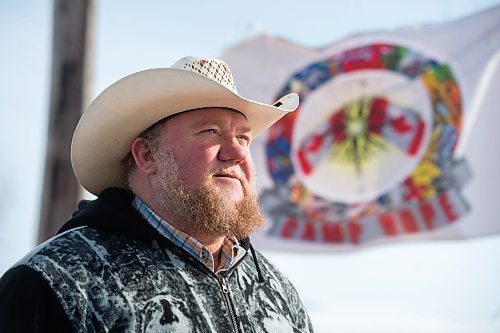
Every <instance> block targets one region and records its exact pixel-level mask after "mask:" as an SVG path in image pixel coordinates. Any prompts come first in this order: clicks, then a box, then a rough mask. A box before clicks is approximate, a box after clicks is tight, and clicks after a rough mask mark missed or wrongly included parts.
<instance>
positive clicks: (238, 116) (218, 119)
mask: <svg viewBox="0 0 500 333" xmlns="http://www.w3.org/2000/svg"><path fill="white" fill-rule="evenodd" d="M166 124H167V125H170V127H172V126H187V127H191V126H193V127H195V126H202V125H206V124H213V125H218V126H224V127H226V126H227V127H230V128H236V129H239V130H244V131H251V128H250V127H249V124H248V120H247V119H246V117H245V116H244V115H243V114H242V113H241V112H239V111H236V110H233V109H227V108H204V109H196V110H191V111H186V112H183V113H180V114H178V115H176V116H174V117H173V118H172V119H169V120H168V121H167V123H166Z"/></svg>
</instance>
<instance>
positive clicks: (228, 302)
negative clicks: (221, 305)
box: [217, 276, 240, 333]
mask: <svg viewBox="0 0 500 333" xmlns="http://www.w3.org/2000/svg"><path fill="white" fill-rule="evenodd" d="M217 278H218V279H219V282H220V285H221V287H222V294H223V295H224V300H225V301H226V305H227V308H228V309H229V316H230V317H231V323H232V324H233V328H234V332H235V333H240V329H239V328H238V321H237V320H236V314H235V310H234V306H233V302H232V301H231V295H229V288H228V286H227V279H226V278H225V277H224V276H218V277H217Z"/></svg>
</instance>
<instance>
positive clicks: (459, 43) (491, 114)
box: [222, 7, 500, 251]
mask: <svg viewBox="0 0 500 333" xmlns="http://www.w3.org/2000/svg"><path fill="white" fill-rule="evenodd" d="M222 58H223V59H224V60H225V61H227V63H228V64H229V65H230V67H231V69H232V71H233V75H234V77H235V80H236V82H237V83H238V90H239V92H240V93H241V94H242V95H243V96H247V97H248V98H252V99H255V100H260V101H264V102H268V103H272V102H273V101H275V100H276V99H277V98H278V97H280V96H282V95H284V94H286V93H289V92H295V93H298V94H299V96H300V99H301V104H300V107H299V109H298V110H297V111H296V112H294V113H291V114H289V115H287V116H285V117H284V118H282V119H281V120H280V121H278V122H277V123H276V124H275V125H273V126H272V127H271V128H270V129H269V130H268V131H266V132H265V133H263V134H262V135H260V136H259V137H257V138H256V139H255V140H254V142H253V143H252V148H251V149H252V153H253V156H254V160H255V164H256V170H257V175H258V179H259V184H258V185H259V196H260V200H261V204H262V206H263V210H264V214H265V217H266V221H267V226H266V228H265V229H264V230H263V231H262V232H260V233H258V234H257V235H256V236H255V237H254V243H256V244H258V245H259V246H260V248H264V249H277V250H286V251H338V250H351V249H356V248H361V247H365V246H368V245H374V244H381V243H387V242H399V241H409V240H431V239H460V238H469V237H477V236H484V235H491V234H495V233H498V232H500V219H499V217H498V211H497V209H496V206H497V205H499V204H498V203H497V201H498V199H497V197H498V196H499V195H498V192H499V190H500V148H499V142H500V111H499V110H500V109H499V108H498V105H500V94H499V92H500V7H495V8H492V9H490V10H486V11H484V12H481V13H478V14H475V15H472V16H469V17H465V18H463V19H459V20H456V21H452V22H448V23H442V24H434V25H424V26H418V27H406V28H400V29H396V30H391V31H385V32H373V33H362V34H356V35H353V36H351V37H348V38H345V39H344V40H341V41H339V42H337V43H334V44H332V45H330V46H328V47H324V48H320V49H310V48H306V47H303V46H300V45H297V44H295V43H293V42H291V41H288V40H285V39H283V38H279V37H274V36H269V35H265V34H263V35H259V36H256V37H253V38H251V39H248V40H245V41H243V42H241V43H240V44H238V45H235V46H233V47H231V48H228V49H226V50H225V51H224V53H223V55H222Z"/></svg>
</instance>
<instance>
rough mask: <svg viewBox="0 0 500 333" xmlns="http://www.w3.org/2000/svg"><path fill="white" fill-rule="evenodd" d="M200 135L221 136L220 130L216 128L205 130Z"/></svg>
mask: <svg viewBox="0 0 500 333" xmlns="http://www.w3.org/2000/svg"><path fill="white" fill-rule="evenodd" d="M198 134H215V135H219V130H218V129H216V128H207V129H204V130H203V131H201V132H199V133H198Z"/></svg>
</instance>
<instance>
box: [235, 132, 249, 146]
mask: <svg viewBox="0 0 500 333" xmlns="http://www.w3.org/2000/svg"><path fill="white" fill-rule="evenodd" d="M251 140H252V139H251V138H250V136H248V135H239V136H238V141H239V142H240V143H241V144H244V145H246V146H248V145H249V144H250V141H251Z"/></svg>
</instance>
